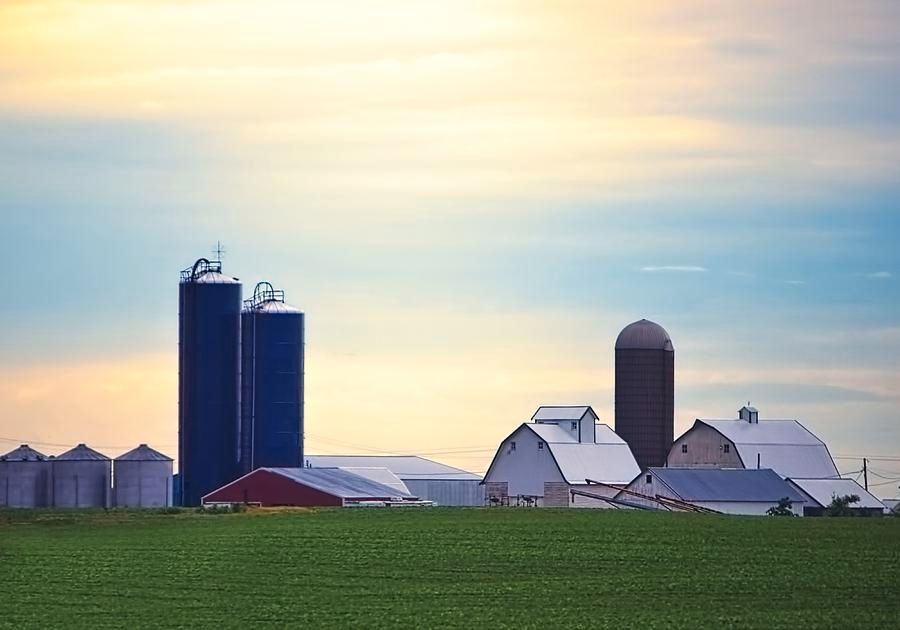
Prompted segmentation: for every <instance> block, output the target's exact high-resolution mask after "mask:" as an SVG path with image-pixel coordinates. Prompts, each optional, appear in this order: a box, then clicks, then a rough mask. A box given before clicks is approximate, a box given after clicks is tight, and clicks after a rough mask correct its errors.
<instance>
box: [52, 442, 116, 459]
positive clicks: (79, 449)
mask: <svg viewBox="0 0 900 630" xmlns="http://www.w3.org/2000/svg"><path fill="white" fill-rule="evenodd" d="M91 460H94V461H109V457H107V456H106V455H104V454H103V453H99V452H97V451H95V450H94V449H92V448H90V447H89V446H88V445H87V444H79V445H78V446H76V447H75V448H71V449H69V450H68V451H66V452H65V453H63V454H62V455H57V456H56V461H91Z"/></svg>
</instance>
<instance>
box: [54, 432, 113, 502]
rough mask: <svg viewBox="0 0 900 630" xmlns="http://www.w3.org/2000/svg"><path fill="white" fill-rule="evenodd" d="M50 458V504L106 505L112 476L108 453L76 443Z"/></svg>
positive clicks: (108, 499)
mask: <svg viewBox="0 0 900 630" xmlns="http://www.w3.org/2000/svg"><path fill="white" fill-rule="evenodd" d="M50 461H51V462H52V474H53V506H54V507H62V508H86V507H92V508H106V507H109V504H110V480H111V476H112V475H111V473H112V462H111V461H110V459H109V457H107V456H106V455H103V454H102V453H98V452H97V451H95V450H94V449H92V448H89V447H88V446H87V445H85V444H79V445H78V446H76V447H75V448H73V449H71V450H68V451H66V452H65V453H63V454H62V455H59V456H58V457H55V458H53V459H51V460H50Z"/></svg>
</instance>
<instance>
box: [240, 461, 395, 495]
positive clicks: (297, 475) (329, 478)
mask: <svg viewBox="0 0 900 630" xmlns="http://www.w3.org/2000/svg"><path fill="white" fill-rule="evenodd" d="M257 470H267V471H270V472H273V473H275V474H277V475H281V476H282V477H287V478H288V479H290V480H291V481H296V482H297V483H301V484H303V485H305V486H309V487H310V488H315V489H316V490H319V491H321V492H325V493H327V494H330V495H332V496H335V497H340V498H342V499H364V498H371V499H383V498H389V497H397V498H403V497H409V496H410V495H409V493H408V492H405V493H404V492H400V491H398V490H397V489H396V488H391V487H389V486H386V485H384V484H382V483H378V482H376V481H372V480H371V479H367V478H366V477H363V476H361V475H357V474H354V473H352V472H349V471H347V470H343V469H341V468H258V469H257ZM250 474H253V473H250Z"/></svg>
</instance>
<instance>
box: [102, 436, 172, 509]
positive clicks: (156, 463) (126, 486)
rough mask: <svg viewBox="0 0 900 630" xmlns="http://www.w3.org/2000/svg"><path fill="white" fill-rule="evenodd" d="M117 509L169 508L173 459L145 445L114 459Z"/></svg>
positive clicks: (114, 486)
mask: <svg viewBox="0 0 900 630" xmlns="http://www.w3.org/2000/svg"><path fill="white" fill-rule="evenodd" d="M113 496H115V505H116V507H131V508H153V507H169V506H170V505H172V458H171V457H169V456H168V455H163V454H162V453H160V452H159V451H156V450H153V449H152V448H150V447H149V446H147V445H146V444H141V445H140V446H138V447H137V448H135V449H132V450H130V451H128V452H127V453H124V454H122V455H119V456H118V457H116V459H115V460H113Z"/></svg>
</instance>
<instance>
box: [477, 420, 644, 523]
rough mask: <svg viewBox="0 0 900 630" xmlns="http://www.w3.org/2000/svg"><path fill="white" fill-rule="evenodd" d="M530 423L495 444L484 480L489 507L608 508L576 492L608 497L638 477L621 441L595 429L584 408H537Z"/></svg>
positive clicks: (598, 427) (601, 426)
mask: <svg viewBox="0 0 900 630" xmlns="http://www.w3.org/2000/svg"><path fill="white" fill-rule="evenodd" d="M531 420H532V421H531V422H525V423H523V424H522V425H520V426H519V427H518V428H517V429H516V430H515V431H513V432H512V433H511V434H510V435H509V436H508V437H507V438H506V439H505V440H503V441H502V442H501V443H500V447H499V448H498V449H497V453H496V455H494V459H493V461H492V462H491V465H490V467H489V468H488V471H487V473H486V474H485V476H484V486H485V495H486V497H487V498H488V500H489V501H491V502H493V503H501V504H513V505H515V504H522V503H523V502H525V503H526V504H536V505H541V506H546V507H567V506H573V507H608V504H607V503H606V502H605V501H602V500H596V499H591V498H588V497H586V496H583V495H578V494H577V492H585V491H586V492H590V493H591V494H594V495H602V496H613V495H615V494H616V492H617V490H616V489H615V488H614V487H610V486H625V485H626V484H628V482H629V481H631V480H632V479H633V478H634V476H635V475H637V474H638V473H640V468H638V465H637V462H636V461H635V459H634V455H632V453H631V449H630V448H629V447H628V445H627V444H626V443H625V441H624V440H623V439H622V438H620V437H619V436H618V435H616V433H615V432H614V431H613V430H612V429H610V428H609V427H608V426H607V425H605V424H598V423H597V421H598V420H599V418H598V417H597V414H596V413H594V410H593V409H591V408H590V407H589V406H580V407H540V408H539V409H538V410H537V412H536V413H535V414H534V416H532V418H531ZM592 482H600V483H601V484H609V486H607V485H589V484H592ZM572 490H575V491H576V494H573V493H572Z"/></svg>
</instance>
